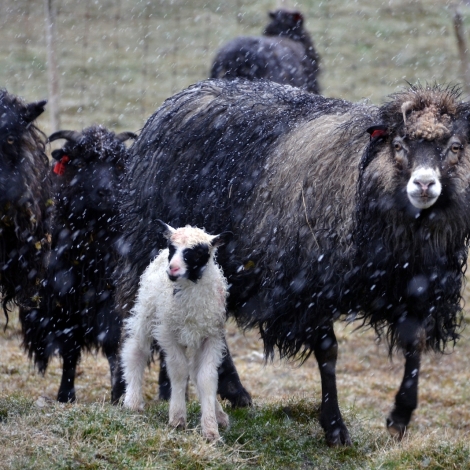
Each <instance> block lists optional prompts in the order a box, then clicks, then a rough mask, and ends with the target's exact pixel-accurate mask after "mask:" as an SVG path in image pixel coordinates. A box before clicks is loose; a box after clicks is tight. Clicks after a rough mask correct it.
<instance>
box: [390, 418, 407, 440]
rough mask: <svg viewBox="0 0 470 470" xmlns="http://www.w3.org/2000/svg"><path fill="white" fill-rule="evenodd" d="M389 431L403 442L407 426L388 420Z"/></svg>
mask: <svg viewBox="0 0 470 470" xmlns="http://www.w3.org/2000/svg"><path fill="white" fill-rule="evenodd" d="M387 431H388V432H389V433H390V435H391V436H392V437H393V438H394V439H396V440H397V441H401V440H402V439H403V437H404V436H405V434H406V425H405V424H402V423H399V422H397V421H393V420H392V418H387Z"/></svg>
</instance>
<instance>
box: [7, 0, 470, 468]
mask: <svg viewBox="0 0 470 470" xmlns="http://www.w3.org/2000/svg"><path fill="white" fill-rule="evenodd" d="M56 3H57V5H58V25H57V26H58V33H59V67H60V71H61V90H62V96H61V103H60V105H61V121H62V127H63V128H69V129H80V128H82V127H84V126H87V125H90V124H92V123H100V124H104V125H106V126H108V127H111V128H113V129H115V130H116V131H121V130H133V131H136V130H138V129H140V128H141V127H142V125H143V124H144V123H145V121H146V119H147V118H148V116H149V115H150V114H151V113H152V112H153V111H154V110H155V109H156V108H157V107H158V106H159V105H160V104H161V103H162V102H163V100H164V99H165V98H167V97H168V96H170V95H171V94H173V93H175V92H176V91H178V90H180V89H182V88H184V87H186V86H188V85H189V84H191V83H193V82H196V81H198V80H201V79H204V78H206V77H207V75H208V71H209V68H210V63H211V60H212V57H213V56H214V54H215V51H216V50H217V48H218V47H219V46H220V45H221V44H223V43H224V42H225V41H227V40H229V39H230V38H232V37H234V36H236V35H241V34H259V33H260V31H261V30H262V29H263V27H264V25H265V23H266V11H267V10H268V9H272V8H275V6H276V4H278V3H279V2H276V4H275V2H270V1H268V0H258V1H257V2H248V1H247V0H236V1H232V2H221V1H219V0H217V1H216V0H190V1H189V0H186V1H183V0H155V1H153V2H148V1H147V0H81V1H80V2H74V1H72V0H56ZM294 5H295V3H294V2H289V3H288V6H294ZM42 8H43V2H31V1H30V0H3V1H2V2H0V84H1V86H3V87H6V88H7V89H8V90H9V91H10V92H13V93H16V94H19V95H22V96H23V97H25V99H27V100H29V101H32V100H36V99H42V98H44V97H46V96H47V63H46V51H45V46H44V42H45V41H44V31H43V28H44V25H43V22H42V16H43V11H42ZM298 8H299V9H301V10H302V12H303V13H304V16H305V18H306V24H307V28H308V30H309V31H310V32H311V34H312V36H313V38H314V41H315V45H316V47H317V49H318V51H319V53H320V54H321V57H322V67H323V73H322V75H321V76H320V83H321V85H322V88H323V93H324V94H325V95H326V96H331V97H341V98H344V99H347V100H352V101H357V100H362V99H369V100H370V101H371V102H373V103H376V104H379V103H381V102H382V101H383V100H384V98H385V97H386V96H387V95H389V94H390V93H393V92H394V91H396V90H397V89H400V88H401V87H403V86H404V85H406V82H411V83H415V82H417V81H420V82H422V83H426V82H428V83H432V82H434V81H437V82H442V83H450V84H455V83H459V82H460V76H459V73H460V67H459V63H458V58H457V50H456V41H455V38H454V35H453V29H452V14H453V8H454V4H452V3H450V2H449V1H445V0H360V1H355V2H353V1H341V0H328V1H324V0H323V1H321V0H305V1H303V2H302V3H301V5H298ZM459 8H460V9H461V11H462V13H463V14H464V20H465V24H466V26H467V29H469V30H470V7H469V6H468V5H467V4H466V3H465V2H461V3H460V4H459ZM48 118H49V116H48V112H47V111H46V113H44V115H43V116H42V117H41V119H40V122H39V124H40V127H41V128H42V129H43V130H44V131H45V132H46V133H49V132H51V129H50V127H49V126H50V124H49V119H48ZM465 298H466V300H467V302H466V305H467V307H466V310H467V317H468V305H470V304H469V302H468V299H469V295H468V292H466V294H465ZM336 330H337V337H338V340H339V342H340V358H339V362H338V389H339V400H340V405H341V406H342V412H343V414H344V417H345V420H346V423H347V425H348V428H349V430H350V433H351V436H352V439H353V446H352V447H351V448H347V449H330V448H328V447H327V446H326V445H325V442H324V437H323V433H322V430H321V428H320V425H319V423H318V406H319V399H320V381H319V374H318V370H317V365H316V363H315V361H314V360H313V359H309V360H307V362H306V363H305V364H304V365H303V366H302V367H298V366H297V365H295V364H286V363H282V362H279V361H274V363H272V364H267V365H265V364H264V361H263V357H262V345H261V344H260V341H259V339H258V336H257V334H256V332H247V334H246V335H243V334H242V333H241V332H240V331H239V330H237V329H236V328H235V326H234V325H233V324H230V325H229V326H228V341H229V345H230V348H231V351H232V353H233V355H234V360H235V362H236V364H237V368H238V369H239V372H240V375H241V377H242V380H243V382H244V384H245V386H246V387H247V388H248V389H249V390H250V391H251V393H252V395H253V398H254V404H255V406H254V407H253V408H252V409H249V410H231V409H228V410H227V412H228V413H229V415H230V419H231V427H230V428H229V429H228V430H226V431H223V432H222V435H223V443H220V444H217V445H211V444H208V443H206V442H205V441H204V440H203V439H202V438H201V436H200V429H199V427H198V422H199V421H198V420H199V406H198V405H197V403H196V402H195V401H194V400H193V399H194V394H191V402H190V408H189V429H188V430H187V431H180V432H177V431H174V430H171V429H169V428H168V426H167V425H166V422H167V416H168V407H167V405H166V404H164V403H160V402H159V401H158V400H156V398H155V396H156V390H157V381H158V368H157V367H156V366H152V367H151V368H150V370H149V371H148V373H147V374H146V382H145V399H146V402H147V405H148V406H147V408H146V410H145V412H144V413H139V414H138V413H130V412H127V411H125V410H122V409H120V408H115V407H112V406H110V405H108V401H109V398H110V396H109V390H110V387H109V381H110V377H109V370H108V366H107V363H106V361H105V359H104V358H103V357H101V355H99V354H98V355H88V356H85V357H84V358H83V361H82V363H81V366H80V368H79V373H78V377H77V383H76V388H77V396H78V403H77V404H75V405H59V404H57V403H56V402H55V396H56V394H57V389H58V386H59V382H60V374H61V366H60V362H59V360H58V359H55V360H54V361H52V363H51V364H50V366H49V368H48V370H47V372H46V375H45V376H44V377H42V376H40V375H38V374H37V373H36V372H35V371H34V369H33V367H32V365H31V363H30V362H29V361H28V359H27V358H26V356H25V354H24V353H23V351H22V350H21V347H20V334H19V326H18V320H17V317H16V316H13V318H12V320H11V322H10V325H9V326H8V328H7V329H6V331H4V332H0V468H8V469H10V468H12V469H23V468H37V469H48V470H49V469H69V468H70V469H74V468H80V469H81V468H86V469H116V468H117V469H121V468H122V469H124V468H126V469H127V468H152V469H154V468H155V469H160V468H161V469H183V468H184V469H186V468H188V469H205V468H214V469H245V468H247V469H270V470H272V469H291V468H292V469H315V468H317V469H322V470H323V469H369V468H370V469H379V468H380V469H400V470H401V469H403V470H404V469H406V470H408V469H413V470H414V469H452V468H456V469H465V468H470V463H469V462H470V455H469V453H470V445H469V436H470V408H469V407H468V403H469V401H470V334H469V329H468V327H467V329H465V330H464V332H463V337H462V340H461V341H460V342H459V344H458V345H457V347H456V349H455V351H453V352H452V351H451V353H449V354H445V355H442V356H440V355H439V356H437V355H432V354H430V355H427V356H426V357H425V358H424V360H423V365H422V373H421V380H420V404H419V408H418V410H417V411H416V413H415V415H414V418H413V421H412V424H411V426H410V430H409V434H408V435H407V436H406V438H405V439H404V441H403V442H401V443H397V442H394V441H393V440H391V439H390V438H389V436H388V434H387V432H386V430H385V426H384V421H385V416H386V415H387V414H388V412H389V411H390V408H391V406H392V403H393V398H394V395H395V393H396V390H397V388H398V385H399V382H400V380H401V376H402V373H403V359H402V358H401V357H400V356H396V357H394V359H393V361H390V360H389V358H388V356H387V351H386V348H385V346H384V345H381V344H378V343H376V341H375V340H374V335H373V333H372V332H371V331H367V330H360V331H356V332H354V331H353V330H354V326H351V325H344V324H341V323H340V324H338V325H337V328H336Z"/></svg>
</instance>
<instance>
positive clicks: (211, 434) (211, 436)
mask: <svg viewBox="0 0 470 470" xmlns="http://www.w3.org/2000/svg"><path fill="white" fill-rule="evenodd" d="M202 435H203V437H204V438H205V439H207V440H208V441H209V442H215V441H218V440H219V439H220V434H219V431H218V430H217V429H206V430H203V431H202Z"/></svg>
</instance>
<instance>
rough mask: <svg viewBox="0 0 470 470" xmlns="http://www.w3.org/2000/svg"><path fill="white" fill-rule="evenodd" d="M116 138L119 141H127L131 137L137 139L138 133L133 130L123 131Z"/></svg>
mask: <svg viewBox="0 0 470 470" xmlns="http://www.w3.org/2000/svg"><path fill="white" fill-rule="evenodd" d="M116 139H117V140H119V142H125V141H126V140H129V139H137V134H134V133H133V132H121V133H120V134H117V135H116Z"/></svg>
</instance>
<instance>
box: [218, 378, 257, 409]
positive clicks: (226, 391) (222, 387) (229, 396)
mask: <svg viewBox="0 0 470 470" xmlns="http://www.w3.org/2000/svg"><path fill="white" fill-rule="evenodd" d="M218 392H219V395H220V398H222V400H228V401H229V402H230V404H231V405H232V408H245V407H247V406H251V405H252V404H253V402H252V401H251V395H250V394H249V393H248V391H247V390H246V389H245V387H244V386H243V385H242V384H241V383H240V382H238V383H234V382H229V381H227V382H225V383H224V384H219V390H218Z"/></svg>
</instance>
